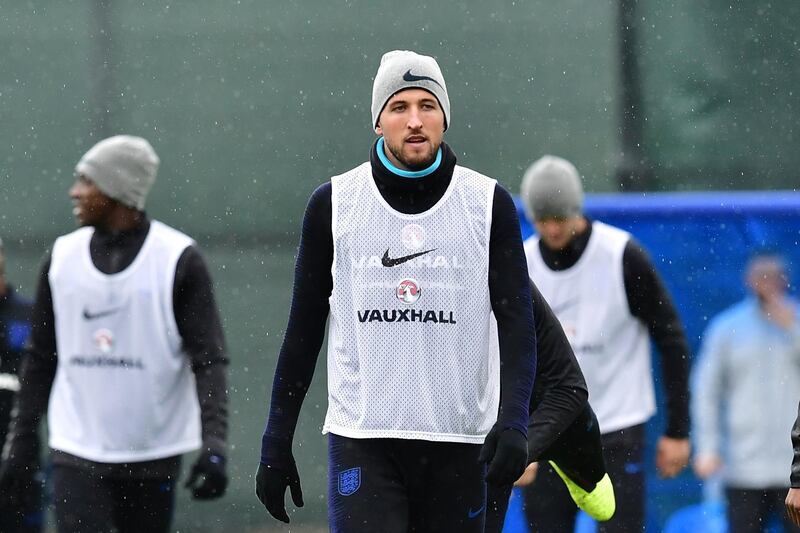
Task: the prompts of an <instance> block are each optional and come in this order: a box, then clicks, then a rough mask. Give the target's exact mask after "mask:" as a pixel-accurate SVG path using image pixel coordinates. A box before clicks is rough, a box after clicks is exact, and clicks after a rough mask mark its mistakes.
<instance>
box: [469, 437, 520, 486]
mask: <svg viewBox="0 0 800 533" xmlns="http://www.w3.org/2000/svg"><path fill="white" fill-rule="evenodd" d="M478 461H480V462H481V463H488V464H489V469H488V471H487V472H486V482H487V483H489V484H491V485H495V486H497V487H502V486H505V485H511V484H512V483H514V482H515V481H516V480H518V479H519V477H520V476H521V475H522V473H523V472H524V471H525V467H526V466H528V439H526V438H525V435H523V434H522V433H521V432H519V431H517V430H516V429H511V428H507V429H500V428H499V427H498V425H497V424H495V425H494V427H493V428H492V430H491V431H490V432H489V434H488V435H486V440H485V441H484V443H483V448H481V454H480V456H479V457H478Z"/></svg>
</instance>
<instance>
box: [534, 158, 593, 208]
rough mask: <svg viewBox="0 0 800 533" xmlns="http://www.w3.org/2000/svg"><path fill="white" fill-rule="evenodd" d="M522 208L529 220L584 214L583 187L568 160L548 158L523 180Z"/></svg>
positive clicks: (535, 164)
mask: <svg viewBox="0 0 800 533" xmlns="http://www.w3.org/2000/svg"><path fill="white" fill-rule="evenodd" d="M520 195H521V196H522V204H523V205H524V206H525V215H526V216H527V217H528V220H530V221H534V220H536V219H537V218H538V219H542V218H548V217H574V216H580V215H581V214H583V185H581V178H580V176H579V175H578V171H577V169H576V168H575V167H574V166H573V164H572V163H570V162H569V161H567V160H566V159H562V158H560V157H556V156H554V155H546V156H544V157H542V158H541V159H539V160H538V161H535V162H534V163H533V164H532V165H531V166H530V167H528V170H526V171H525V176H524V177H523V178H522V185H521V186H520Z"/></svg>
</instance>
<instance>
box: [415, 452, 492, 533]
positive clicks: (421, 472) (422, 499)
mask: <svg viewBox="0 0 800 533" xmlns="http://www.w3.org/2000/svg"><path fill="white" fill-rule="evenodd" d="M480 450H481V446H480V445H479V444H461V443H453V442H426V441H410V445H409V446H408V447H407V448H406V449H405V453H404V458H403V464H404V465H405V466H406V468H407V469H408V472H409V475H408V480H407V483H408V494H409V499H410V509H411V518H410V522H411V523H410V527H409V531H410V532H414V533H433V532H441V531H458V532H460V533H482V532H483V526H484V521H485V517H486V482H485V481H484V478H485V475H486V473H485V470H486V467H485V465H483V464H481V463H479V462H478V456H479V455H480Z"/></svg>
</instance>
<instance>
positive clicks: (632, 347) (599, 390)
mask: <svg viewBox="0 0 800 533" xmlns="http://www.w3.org/2000/svg"><path fill="white" fill-rule="evenodd" d="M629 239H630V235H629V234H628V233H626V232H624V231H622V230H620V229H617V228H614V227H612V226H608V225H606V224H603V223H602V222H594V223H593V224H592V234H591V236H590V237H589V244H588V245H587V246H586V250H585V251H584V252H583V255H582V256H581V257H580V259H578V262H577V263H575V264H574V265H573V266H572V267H570V268H568V269H566V270H561V271H554V270H551V269H550V268H548V266H547V265H546V264H545V263H544V261H543V260H542V254H541V252H540V251H539V238H538V237H536V236H534V237H531V238H529V239H528V240H526V241H525V256H526V257H527V259H528V274H529V275H530V277H531V279H533V281H534V283H536V286H537V287H538V288H539V290H540V291H541V293H542V295H543V296H544V298H545V300H547V302H548V303H549V304H550V307H551V308H552V309H553V312H554V313H555V315H556V316H557V317H558V320H559V322H561V326H562V327H563V328H564V332H565V333H566V334H567V338H568V339H569V342H570V345H571V346H572V349H573V350H574V351H575V356H576V357H577V359H578V363H579V364H580V366H581V370H583V375H584V377H585V378H586V385H587V387H588V389H589V401H590V402H591V404H592V408H593V409H594V411H595V413H596V414H597V420H598V423H599V424H600V431H601V432H602V433H609V432H611V431H616V430H618V429H622V428H626V427H630V426H633V425H636V424H641V423H643V422H645V421H646V420H647V419H648V418H650V417H651V416H652V415H653V413H655V410H656V407H655V392H654V387H653V372H652V366H651V359H650V341H649V338H648V335H647V329H646V328H645V326H644V325H643V324H642V323H641V321H639V320H638V319H637V318H636V317H634V316H633V315H631V312H630V310H629V309H628V298H627V296H626V293H625V281H624V279H623V273H622V254H623V252H624V251H625V246H626V244H627V243H628V240H629Z"/></svg>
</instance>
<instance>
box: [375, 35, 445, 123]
mask: <svg viewBox="0 0 800 533" xmlns="http://www.w3.org/2000/svg"><path fill="white" fill-rule="evenodd" d="M403 89H425V90H426V91H428V92H429V93H432V94H433V95H434V96H435V97H436V99H437V100H439V105H440V106H442V111H444V122H445V125H444V127H445V129H447V128H448V127H449V126H450V99H449V98H448V97H447V85H445V83H444V76H442V71H441V69H440V68H439V64H438V63H437V62H436V60H435V59H434V58H432V57H430V56H423V55H420V54H417V53H416V52H410V51H408V50H393V51H391V52H386V53H385V54H383V57H382V58H381V65H380V66H379V67H378V73H377V74H375V81H374V82H373V84H372V127H373V128H374V127H375V126H376V125H377V124H378V118H379V117H380V115H381V111H383V108H384V106H386V102H388V101H389V99H390V98H391V97H392V96H394V95H395V94H396V93H397V92H398V91H401V90H403Z"/></svg>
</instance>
